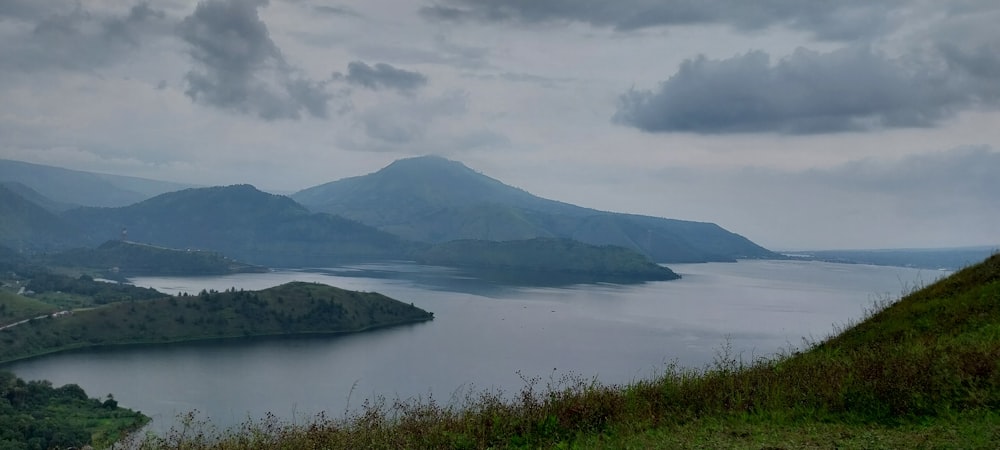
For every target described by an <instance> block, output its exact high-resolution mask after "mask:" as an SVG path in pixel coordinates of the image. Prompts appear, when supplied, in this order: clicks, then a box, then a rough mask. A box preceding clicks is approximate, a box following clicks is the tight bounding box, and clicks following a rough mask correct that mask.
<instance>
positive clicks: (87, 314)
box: [0, 282, 433, 362]
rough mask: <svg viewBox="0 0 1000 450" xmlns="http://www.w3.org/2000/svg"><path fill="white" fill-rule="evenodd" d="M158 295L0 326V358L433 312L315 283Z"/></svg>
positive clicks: (317, 328)
mask: <svg viewBox="0 0 1000 450" xmlns="http://www.w3.org/2000/svg"><path fill="white" fill-rule="evenodd" d="M160 295H161V298H160V299H157V300H147V301H141V302H139V301H124V302H121V301H120V302H116V303H109V304H107V305H104V306H100V307H95V308H91V309H85V310H76V311H74V312H73V313H71V314H64V315H59V316H56V317H46V318H43V319H38V320H32V321H29V322H27V323H25V324H22V325H18V326H15V327H10V328H5V329H3V330H0V362H8V361H12V360H16V359H23V358H28V357H32V356H37V355H42V354H47V353H53V352H58V351H62V350H69V349H75V348H84V347H95V346H108V345H123V344H151V343H167V342H180V341H194V340H205V339H222V338H242V337H250V336H269V335H293V334H311V333H317V334H319V333H322V334H327V333H329V334H333V333H348V332H357V331H364V330H368V329H372V328H378V327H385V326H391V325H399V324H404V323H413V322H421V321H425V320H431V319H432V318H433V314H432V313H429V312H426V311H424V310H422V309H420V308H417V307H414V306H413V305H407V304H405V303H402V302H399V301H397V300H393V299H391V298H389V297H386V296H384V295H381V294H378V293H363V292H355V291H347V290H343V289H338V288H335V287H331V286H327V285H323V284H315V283H301V282H294V283H288V284H284V285H281V286H277V287H273V288H270V289H265V290H262V291H242V290H241V291H236V290H230V291H226V292H202V293H201V294H199V295H192V296H187V295H184V296H179V297H165V296H163V295H162V294H160Z"/></svg>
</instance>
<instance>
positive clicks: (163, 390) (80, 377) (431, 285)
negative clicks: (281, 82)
mask: <svg viewBox="0 0 1000 450" xmlns="http://www.w3.org/2000/svg"><path fill="white" fill-rule="evenodd" d="M671 268H673V269H674V270H675V271H676V272H677V273H680V274H681V275H683V277H684V278H683V279H681V280H677V281H668V282H655V283H647V284H640V285H627V286H622V285H576V286H570V287H510V286H504V285H500V284H496V283H490V282H487V281H483V280H479V279H475V278H470V277H466V276H461V275H460V274H459V273H457V272H454V271H450V270H448V269H442V268H435V267H421V266H414V265H407V264H397V265H365V266H354V267H342V268H334V269H329V270H317V271H308V272H305V271H278V272H272V273H267V274H242V275H232V276H222V277H204V278H176V277H169V278H162V277H147V278H137V279H135V280H133V281H134V282H135V283H136V284H137V285H140V286H151V287H154V288H157V289H159V290H161V291H163V292H169V293H177V292H188V293H191V294H195V293H197V292H198V291H200V290H201V289H217V290H224V289H228V288H230V287H236V288H243V289H262V288H266V287H270V286H275V285H278V284H281V283H285V282H288V281H293V280H299V281H316V282H321V283H326V284H331V285H335V286H338V287H343V288H347V289H355V290H363V291H378V292H381V293H384V294H386V295H389V296H391V297H393V298H396V299H399V300H402V301H405V302H412V303H414V304H415V305H416V306H419V307H421V308H424V309H426V310H429V311H432V312H434V313H435V316H436V318H435V319H434V321H432V322H427V323H421V324H416V325H409V326H402V327H397V328H391V329H384V330H377V331H372V332H366V333H360V334H354V335H347V336H333V337H309V338H266V339H265V338H261V339H252V340H236V341H224V342H212V343H190V344H174V345H161V346H145V347H127V348H116V349H104V350H88V351H80V352H72V353H66V354H60V355H53V356H48V357H44V358H39V359H35V360H30V361H24V362H20V363H16V364H12V365H9V366H8V367H5V368H6V369H9V370H12V371H13V372H14V373H16V374H17V375H19V376H21V377H22V378H27V379H48V380H51V381H52V382H53V383H54V384H56V385H62V384H66V383H76V384H79V385H80V386H82V387H83V388H84V389H85V390H86V391H87V393H88V394H90V395H91V396H94V397H97V396H101V397H103V396H104V395H106V394H108V393H113V394H114V396H115V398H116V399H117V400H118V401H119V403H120V404H121V405H122V406H127V407H130V408H134V409H139V410H141V411H143V412H144V413H146V414H147V415H150V416H152V417H153V418H154V423H153V429H154V430H158V431H163V430H166V429H168V428H169V427H170V426H172V425H174V424H175V423H176V422H175V419H176V417H177V415H178V414H182V413H186V412H188V411H192V410H197V411H198V412H199V414H200V417H202V418H205V417H207V418H210V419H211V420H212V421H213V422H214V423H215V424H216V425H218V426H222V427H225V426H231V425H235V424H238V423H240V422H242V421H244V420H246V419H247V418H248V417H254V418H259V417H263V416H264V415H265V414H266V413H268V412H271V413H273V414H275V415H276V416H278V417H280V418H283V419H285V420H289V421H293V420H299V421H301V420H304V419H305V418H308V417H310V416H313V415H315V414H317V413H319V412H321V411H326V412H327V414H328V415H331V416H338V415H342V414H344V412H345V411H347V410H349V409H353V408H355V407H357V406H358V405H360V404H361V402H362V401H363V400H364V399H365V398H372V397H375V396H379V395H383V396H386V397H388V398H390V399H392V398H395V397H401V398H411V397H422V398H427V397H430V396H432V397H433V398H434V399H436V400H437V401H438V402H440V403H447V402H449V401H453V399H456V398H459V397H461V396H462V395H463V394H465V393H466V392H468V391H469V390H470V389H471V390H482V389H501V390H503V391H506V392H516V391H518V390H519V389H520V388H521V387H522V386H523V385H524V382H523V381H522V376H523V377H536V376H537V377H541V378H542V384H544V383H545V382H546V381H547V380H549V379H558V378H559V377H560V376H562V375H563V374H567V373H572V374H576V375H581V376H583V377H586V378H591V377H597V378H598V379H599V380H600V381H602V382H604V383H626V382H629V381H632V380H635V379H639V378H646V377H649V376H652V375H654V374H655V373H656V372H657V370H659V369H661V368H662V367H664V365H665V364H666V363H669V362H671V361H676V362H678V363H679V364H681V365H685V366H694V367H702V366H703V365H705V364H707V363H709V362H711V361H712V360H713V358H714V356H715V354H716V352H717V351H718V350H719V349H720V348H721V346H722V345H723V344H725V343H726V342H727V340H728V341H729V342H730V343H731V345H732V346H733V347H734V348H735V349H736V351H737V352H740V353H742V354H743V356H744V358H745V359H752V358H755V357H759V356H767V355H771V354H774V353H775V352H777V351H780V350H782V349H787V348H789V346H799V345H801V344H802V338H803V337H811V338H814V339H820V338H822V337H824V336H826V335H828V334H829V333H830V332H831V331H832V330H833V327H834V325H837V324H843V323H845V322H847V321H849V320H851V319H854V318H857V317H859V316H860V315H861V314H862V312H863V310H864V308H865V307H866V306H869V305H870V304H871V303H872V301H873V300H875V299H877V298H879V297H882V296H886V295H892V296H896V295H898V294H899V292H900V291H901V290H904V289H906V288H909V287H911V286H913V285H914V284H921V283H929V282H932V281H934V279H936V278H938V277H939V276H941V275H942V274H943V273H941V272H933V271H926V270H924V271H919V270H914V269H905V268H898V267H877V266H864V265H842V264H828V263H817V262H791V261H745V262H740V263H736V264H723V263H719V264H714V263H713V264H692V265H673V266H671Z"/></svg>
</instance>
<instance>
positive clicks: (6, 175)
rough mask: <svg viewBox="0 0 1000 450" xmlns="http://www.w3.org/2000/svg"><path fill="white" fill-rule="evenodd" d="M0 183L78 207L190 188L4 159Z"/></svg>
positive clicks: (125, 201)
mask: <svg viewBox="0 0 1000 450" xmlns="http://www.w3.org/2000/svg"><path fill="white" fill-rule="evenodd" d="M0 181H4V182H17V183H21V184H23V185H25V186H27V187H29V188H31V189H33V190H35V191H37V192H38V193H39V194H41V195H43V196H45V197H47V198H49V199H51V200H53V201H55V202H57V203H64V204H73V205H81V206H125V205H129V204H132V203H135V202H138V201H142V200H145V199H147V198H150V197H152V196H154V195H158V194H162V193H165V192H170V191H176V190H179V189H184V188H188V187H191V186H190V185H185V184H180V183H170V182H166V181H157V180H147V179H144V178H136V177H126V176H119V175H108V174H100V173H92V172H83V171H79V170H69V169H63V168H61V167H52V166H45V165H41V164H31V163H26V162H22V161H13V160H8V159H0Z"/></svg>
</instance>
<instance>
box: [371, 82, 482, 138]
mask: <svg viewBox="0 0 1000 450" xmlns="http://www.w3.org/2000/svg"><path fill="white" fill-rule="evenodd" d="M468 97H469V96H468V94H467V93H466V92H464V91H452V92H447V93H444V94H442V95H440V96H437V97H433V98H428V99H417V100H402V101H389V102H383V103H381V104H379V105H376V106H374V107H372V108H369V109H367V110H365V111H363V112H361V113H360V114H359V115H358V119H359V120H360V122H361V124H362V125H363V127H364V130H365V135H366V136H367V137H368V138H370V139H373V140H375V141H377V142H381V143H385V144H407V143H411V142H415V141H419V140H421V139H423V137H424V136H425V133H426V131H427V128H428V127H429V126H430V125H431V123H432V122H434V121H435V120H437V119H438V118H440V117H447V116H457V115H461V114H463V113H465V112H466V111H467V110H468V103H469V98H468Z"/></svg>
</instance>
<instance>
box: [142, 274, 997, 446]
mask: <svg viewBox="0 0 1000 450" xmlns="http://www.w3.org/2000/svg"><path fill="white" fill-rule="evenodd" d="M998 330H1000V255H994V256H992V257H990V258H988V259H987V260H986V261H984V262H982V263H980V264H977V265H974V266H971V267H968V268H966V269H963V270H962V271H959V272H958V273H956V274H953V275H952V276H951V277H949V278H947V279H944V280H942V281H939V282H937V283H935V284H933V285H931V286H928V287H926V288H924V289H921V290H919V291H916V292H914V293H911V294H910V295H907V296H906V297H904V298H903V299H902V300H900V301H899V302H896V303H894V304H889V305H880V309H879V310H878V311H875V312H873V313H872V314H871V315H870V316H869V317H868V318H867V319H866V320H864V321H863V322H861V323H859V324H857V325H856V326H853V327H850V328H848V329H846V330H845V331H843V332H842V333H840V334H839V335H837V336H835V337H833V338H831V339H829V340H827V341H825V342H822V343H820V344H818V345H815V346H812V347H811V348H809V349H806V350H803V351H800V352H790V353H788V354H786V355H783V356H779V357H776V358H775V359H763V358H758V359H753V360H750V361H748V360H746V359H744V357H746V355H737V354H733V352H732V351H731V348H730V347H728V346H723V347H722V348H721V349H720V351H719V352H718V355H717V358H716V360H715V362H714V364H712V365H710V366H708V367H706V368H705V369H702V370H691V369H688V370H685V369H679V368H677V367H676V366H674V365H670V366H668V367H666V368H665V369H664V372H663V374H662V375H660V376H657V377H656V378H654V379H651V380H642V381H638V382H635V383H633V384H630V385H627V386H604V385H600V384H598V383H596V382H594V381H593V380H590V379H583V378H574V377H572V376H571V377H567V378H563V379H560V380H556V381H554V383H555V384H551V383H553V381H550V384H549V385H548V390H544V391H542V392H539V389H538V388H537V387H536V383H537V382H538V381H539V380H537V379H532V380H526V382H527V385H526V386H525V387H524V388H523V390H522V391H521V392H519V393H517V394H516V395H513V396H511V397H504V396H503V395H502V394H498V393H496V392H494V391H484V392H482V393H481V394H479V395H475V394H469V395H467V396H466V400H465V403H464V404H461V405H457V406H456V405H453V404H449V405H442V404H440V403H436V402H434V401H433V400H421V399H413V400H409V401H406V400H397V401H396V402H394V403H393V406H392V407H391V408H388V407H385V406H384V404H383V403H380V402H375V403H374V406H372V407H370V408H367V409H365V410H364V411H362V412H360V413H358V414H356V415H355V416H353V417H345V418H344V419H327V418H323V417H320V418H318V419H316V420H315V421H313V422H310V423H306V424H280V423H278V424H276V423H273V422H264V423H259V424H258V423H251V424H247V425H246V426H244V427H243V428H241V429H240V431H239V432H236V433H231V434H228V435H225V436H219V439H220V440H221V442H220V445H219V447H227V446H230V445H231V446H237V445H240V444H242V446H243V447H246V448H267V447H282V448H298V447H304V446H319V447H323V448H358V447H364V448H608V449H618V448H746V449H761V448H962V449H965V448H983V449H987V448H990V449H992V448H996V443H997V442H998V438H1000V363H998V362H1000V333H998ZM152 444H153V445H150V446H149V447H147V448H151V449H160V448H163V449H166V448H207V446H199V445H197V443H195V442H192V441H191V440H190V439H184V438H182V439H174V440H170V439H164V440H161V441H155V442H153V443H152Z"/></svg>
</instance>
